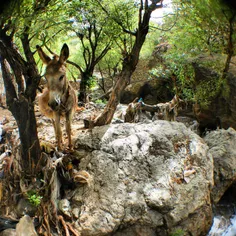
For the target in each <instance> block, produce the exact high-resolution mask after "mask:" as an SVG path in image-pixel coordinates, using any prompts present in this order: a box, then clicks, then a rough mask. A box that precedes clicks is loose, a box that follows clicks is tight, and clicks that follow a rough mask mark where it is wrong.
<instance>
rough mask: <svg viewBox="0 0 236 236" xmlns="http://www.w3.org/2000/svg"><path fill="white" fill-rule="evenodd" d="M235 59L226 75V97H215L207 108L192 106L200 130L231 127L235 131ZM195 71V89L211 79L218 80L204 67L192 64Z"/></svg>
mask: <svg viewBox="0 0 236 236" xmlns="http://www.w3.org/2000/svg"><path fill="white" fill-rule="evenodd" d="M235 61H236V58H233V59H232V63H231V64H230V68H229V71H228V73H227V86H228V88H229V92H228V95H226V96H225V95H223V94H224V92H225V91H223V92H222V93H223V94H222V95H220V96H217V97H215V98H214V99H212V100H211V102H210V105H209V106H208V107H207V108H203V107H201V106H200V105H199V104H195V105H194V111H195V115H196V118H197V120H198V122H199V123H200V128H201V129H202V130H204V129H205V128H207V129H208V128H209V129H216V128H217V126H219V127H222V128H224V129H228V128H229V127H233V128H234V129H236V78H235V73H236V67H235ZM193 67H194V71H195V82H196V89H198V84H200V83H201V82H202V81H211V80H212V79H213V78H216V79H217V78H218V77H219V75H218V74H217V73H216V72H214V71H212V70H211V69H209V68H206V67H200V66H199V65H198V64H193Z"/></svg>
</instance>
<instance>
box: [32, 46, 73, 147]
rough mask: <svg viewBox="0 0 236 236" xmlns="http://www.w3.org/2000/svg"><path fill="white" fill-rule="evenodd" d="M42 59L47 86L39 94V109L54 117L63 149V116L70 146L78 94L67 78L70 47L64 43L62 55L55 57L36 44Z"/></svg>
mask: <svg viewBox="0 0 236 236" xmlns="http://www.w3.org/2000/svg"><path fill="white" fill-rule="evenodd" d="M36 48H37V51H38V54H39V57H40V59H41V60H42V61H43V63H45V64H46V65H47V66H46V71H45V75H44V76H45V78H46V80H47V87H46V88H44V90H43V93H42V94H41V95H40V96H39V98H38V102H39V109H40V111H41V113H42V114H44V115H45V116H47V117H49V118H51V119H52V122H53V126H54V131H55V136H56V141H57V146H58V149H59V150H61V149H62V132H61V126H60V118H61V116H65V118H66V133H67V136H68V146H69V149H72V143H71V120H72V117H73V114H74V111H75V110H76V107H77V96H76V93H75V91H74V89H73V88H72V87H71V85H70V83H69V82H68V80H67V78H66V64H65V62H66V60H67V59H68V57H69V48H68V46H67V44H64V45H63V47H62V49H61V53H60V56H57V55H54V57H53V59H51V58H50V57H49V56H47V55H46V53H45V52H44V51H43V50H42V48H41V47H40V46H38V45H37V46H36Z"/></svg>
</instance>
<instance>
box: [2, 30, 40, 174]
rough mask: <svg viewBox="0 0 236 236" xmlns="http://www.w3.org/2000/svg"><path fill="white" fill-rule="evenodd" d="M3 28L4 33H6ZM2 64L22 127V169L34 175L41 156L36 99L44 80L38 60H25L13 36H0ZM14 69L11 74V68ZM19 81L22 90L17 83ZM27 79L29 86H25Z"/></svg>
mask: <svg viewBox="0 0 236 236" xmlns="http://www.w3.org/2000/svg"><path fill="white" fill-rule="evenodd" d="M3 33H4V32H1V34H0V36H4V34H3ZM0 39H1V40H0V55H1V60H0V61H1V67H2V74H3V80H4V86H5V89H6V99H7V105H8V108H9V110H10V111H11V113H12V114H13V116H14V118H15V120H16V122H17V125H18V129H19V135H20V141H21V158H22V169H23V170H24V173H25V174H28V175H32V174H33V175H34V174H36V172H37V170H35V167H36V166H37V164H38V161H39V160H40V156H41V149H40V143H39V139H38V134H37V124H36V118H35V114H34V100H35V96H36V89H37V86H38V83H39V80H40V76H39V74H38V72H37V68H36V64H35V63H32V62H31V63H28V62H27V61H25V60H24V59H23V58H22V57H21V55H20V54H19V52H18V50H17V49H16V48H14V46H13V44H12V43H11V41H9V40H11V39H10V38H8V37H7V36H6V35H5V37H0ZM10 68H11V69H12V71H13V73H14V75H13V74H11V69H10ZM14 80H16V83H17V85H18V91H17V90H16V88H15V86H14ZM24 81H25V84H26V88H25V87H24V86H22V84H23V82H24Z"/></svg>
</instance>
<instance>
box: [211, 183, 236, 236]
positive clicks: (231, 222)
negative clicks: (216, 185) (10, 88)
mask: <svg viewBox="0 0 236 236" xmlns="http://www.w3.org/2000/svg"><path fill="white" fill-rule="evenodd" d="M213 212H214V219H213V224H212V227H211V230H210V231H209V233H208V235H207V236H236V185H235V184H234V185H232V187H230V188H229V189H228V190H227V191H226V193H225V194H224V196H223V197H222V198H221V200H220V201H219V203H218V204H217V205H216V206H215V207H214V208H213Z"/></svg>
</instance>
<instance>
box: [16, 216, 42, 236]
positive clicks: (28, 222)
mask: <svg viewBox="0 0 236 236" xmlns="http://www.w3.org/2000/svg"><path fill="white" fill-rule="evenodd" d="M16 235H17V236H37V235H38V234H37V233H36V231H35V228H34V224H33V220H32V219H31V218H30V217H29V216H27V215H25V216H23V217H22V218H21V219H20V221H19V223H18V224H17V225H16Z"/></svg>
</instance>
